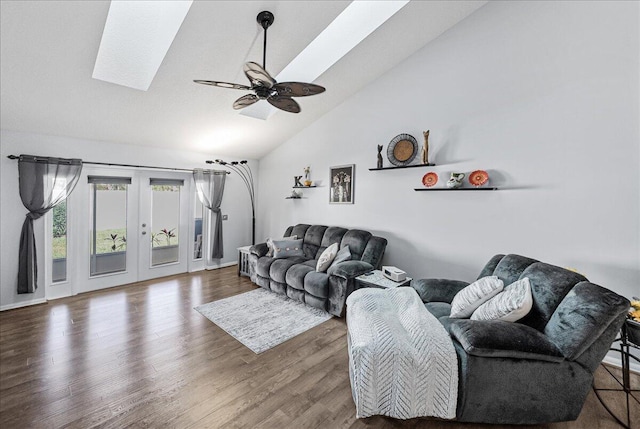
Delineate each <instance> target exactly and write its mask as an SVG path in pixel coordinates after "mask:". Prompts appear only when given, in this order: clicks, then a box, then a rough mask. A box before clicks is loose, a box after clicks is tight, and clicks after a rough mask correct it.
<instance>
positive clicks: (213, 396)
mask: <svg viewBox="0 0 640 429" xmlns="http://www.w3.org/2000/svg"><path fill="white" fill-rule="evenodd" d="M254 288H255V286H254V285H252V284H251V282H250V281H249V280H248V279H246V278H238V277H237V276H236V268H235V267H229V268H225V269H221V270H216V271H209V272H202V273H195V274H184V275H179V276H173V277H167V278H163V279H159V280H153V281H147V282H141V283H136V284H132V285H128V286H123V287H118V288H113V289H108V290H104V291H99V292H93V293H87V294H82V295H79V296H76V297H72V298H65V299H60V300H56V301H51V302H49V303H48V304H43V305H38V306H33V307H28V308H22V309H16V310H10V311H5V312H2V313H0V427H2V428H59V427H73V428H90V427H109V428H122V427H140V428H143V427H144V428H157V427H170V428H207V427H211V428H227V427H238V428H255V427H262V428H283V427H288V428H315V427H318V428H351V427H353V428H365V427H367V428H383V427H389V428H391V427H398V428H456V427H461V428H474V427H492V428H498V427H500V426H488V425H487V426H482V425H463V424H458V423H452V422H442V421H436V420H427V419H419V420H418V419H416V420H411V421H405V422H402V421H395V420H392V419H387V418H383V417H375V418H370V419H367V420H357V419H355V407H354V405H353V401H352V399H351V389H350V387H349V377H348V362H347V348H346V326H345V323H344V320H340V319H335V318H334V319H332V320H330V321H328V322H326V323H323V324H321V325H320V326H317V327H315V328H313V329H312V330H310V331H308V332H306V333H304V334H302V335H299V336H297V337H296V338H294V339H292V340H290V341H287V342H286V343H284V344H282V345H280V346H278V347H275V348H273V349H271V350H269V351H266V352H264V353H262V354H260V355H256V354H254V353H253V352H252V351H250V350H249V349H247V348H246V347H244V346H243V345H241V344H240V343H238V342H237V341H236V340H235V339H233V338H232V337H231V336H229V335H228V334H227V333H225V332H224V331H223V330H222V329H220V328H218V327H217V326H216V325H214V324H213V323H211V322H210V321H209V320H207V319H206V318H205V317H203V316H202V315H200V314H199V313H198V312H196V311H195V310H193V307H195V306H197V305H199V304H203V303H207V302H211V301H214V300H217V299H220V298H225V297H228V296H231V295H235V294H238V293H242V292H246V291H249V290H252V289H254ZM598 374H599V375H598V377H599V379H600V381H601V382H602V383H605V384H606V383H610V381H609V380H607V379H606V377H607V376H606V373H604V371H602V370H599V371H598ZM639 378H640V377H638V376H637V375H635V376H634V377H633V383H634V385H635V387H636V388H637V386H638V385H639V384H640V383H639V380H638V379H639ZM612 401H613V403H614V404H615V405H616V406H620V405H622V396H616V397H612ZM634 413H635V421H636V422H638V421H640V420H639V419H640V410H638V409H637V407H636V408H635V409H634ZM634 424H637V423H634ZM543 427H545V428H616V427H619V426H618V425H617V424H616V423H615V422H614V421H613V419H612V418H611V417H610V416H609V415H608V414H607V413H606V411H605V410H604V409H603V408H602V406H601V405H600V404H599V403H598V402H597V400H596V399H595V396H594V395H593V393H591V394H590V395H589V398H588V401H587V404H586V405H585V408H584V409H583V412H582V414H581V415H580V418H579V420H577V421H576V422H570V423H560V424H554V425H545V426H543ZM635 427H640V426H635Z"/></svg>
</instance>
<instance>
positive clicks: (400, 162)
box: [387, 134, 418, 167]
mask: <svg viewBox="0 0 640 429" xmlns="http://www.w3.org/2000/svg"><path fill="white" fill-rule="evenodd" d="M417 154H418V141H417V140H416V139H415V137H413V136H412V135H410V134H398V135H397V136H395V137H394V138H393V139H392V140H391V141H390V142H389V146H388V147H387V158H389V162H390V163H392V164H393V165H395V166H397V167H402V166H405V165H409V164H411V161H413V160H414V159H415V157H416V155H417Z"/></svg>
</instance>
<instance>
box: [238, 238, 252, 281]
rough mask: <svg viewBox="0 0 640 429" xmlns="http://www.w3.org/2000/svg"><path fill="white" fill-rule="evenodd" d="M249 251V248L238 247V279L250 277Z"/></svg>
mask: <svg viewBox="0 0 640 429" xmlns="http://www.w3.org/2000/svg"><path fill="white" fill-rule="evenodd" d="M249 249H251V246H242V247H238V277H240V276H247V277H250V276H251V274H250V273H249V255H250V252H249Z"/></svg>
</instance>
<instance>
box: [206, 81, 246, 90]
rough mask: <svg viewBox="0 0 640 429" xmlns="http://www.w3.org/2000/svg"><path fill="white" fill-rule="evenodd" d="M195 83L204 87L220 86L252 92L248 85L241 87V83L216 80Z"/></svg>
mask: <svg viewBox="0 0 640 429" xmlns="http://www.w3.org/2000/svg"><path fill="white" fill-rule="evenodd" d="M194 82H195V83H201V84H203V85H211V86H219V87H220V88H230V89H244V90H245V91H247V90H248V91H250V90H251V88H250V87H248V86H246V85H240V84H239V83H229V82H216V81H214V80H194Z"/></svg>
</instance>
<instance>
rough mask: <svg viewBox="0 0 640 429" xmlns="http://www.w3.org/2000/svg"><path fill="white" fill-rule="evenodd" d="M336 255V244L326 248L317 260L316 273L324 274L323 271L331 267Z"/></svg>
mask: <svg viewBox="0 0 640 429" xmlns="http://www.w3.org/2000/svg"><path fill="white" fill-rule="evenodd" d="M337 254H338V243H333V244H332V245H331V246H329V247H327V248H326V249H325V250H324V252H322V254H321V255H320V257H319V258H318V263H317V264H316V271H317V272H319V273H324V272H325V271H327V268H329V267H330V266H331V263H332V262H333V260H334V259H335V258H336V255H337Z"/></svg>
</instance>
